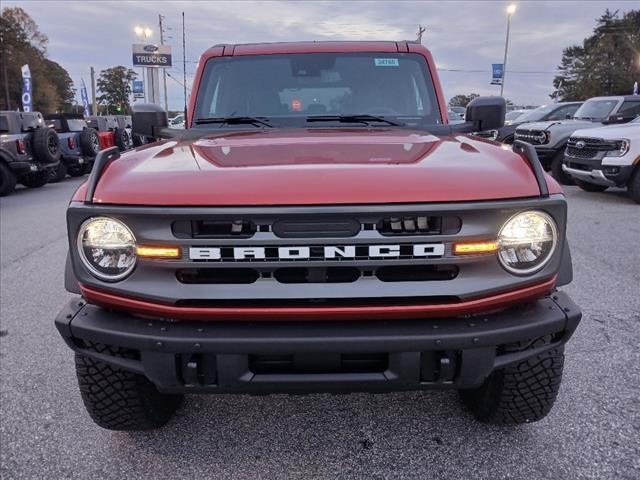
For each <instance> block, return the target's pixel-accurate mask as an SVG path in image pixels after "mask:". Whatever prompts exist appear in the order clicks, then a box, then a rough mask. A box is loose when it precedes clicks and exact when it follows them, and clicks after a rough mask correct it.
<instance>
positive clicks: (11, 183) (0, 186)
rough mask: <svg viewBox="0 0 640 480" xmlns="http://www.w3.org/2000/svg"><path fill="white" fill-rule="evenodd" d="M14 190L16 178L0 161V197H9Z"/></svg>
mask: <svg viewBox="0 0 640 480" xmlns="http://www.w3.org/2000/svg"><path fill="white" fill-rule="evenodd" d="M15 188H16V176H15V175H14V173H13V172H12V171H11V169H10V168H9V167H8V166H7V164H6V163H4V162H3V161H1V160H0V197H4V196H5V195H9V194H10V193H11V192H13V191H14V190H15Z"/></svg>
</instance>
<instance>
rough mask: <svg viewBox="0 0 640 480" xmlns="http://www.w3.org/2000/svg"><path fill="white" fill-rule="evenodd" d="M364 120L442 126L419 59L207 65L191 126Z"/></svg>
mask: <svg viewBox="0 0 640 480" xmlns="http://www.w3.org/2000/svg"><path fill="white" fill-rule="evenodd" d="M363 114H365V115H376V116H382V117H385V118H389V119H399V120H400V122H402V123H405V121H406V120H410V121H412V122H413V123H414V124H416V123H421V124H432V125H433V124H441V123H442V120H441V115H440V110H439V108H438V104H437V101H436V95H435V90H434V86H433V83H432V81H431V77H430V75H429V72H428V70H427V63H426V62H425V60H424V58H423V57H422V56H421V55H416V54H398V53H396V54H393V53H313V54H286V55H251V56H238V57H221V58H215V59H211V60H209V61H208V62H207V65H206V66H205V69H204V73H203V76H202V81H201V85H200V88H199V91H198V97H197V100H196V107H195V115H194V122H195V124H194V126H200V127H201V126H202V125H197V122H198V120H199V119H200V120H201V119H206V118H222V117H247V116H251V117H267V118H268V119H269V120H270V121H273V122H274V123H277V122H278V121H280V122H281V123H287V124H289V125H293V126H304V127H309V126H320V127H323V126H324V127H326V124H322V123H314V124H312V125H310V124H308V123H307V122H306V118H307V117H309V116H317V115H363ZM407 123H409V122H407ZM208 126H209V127H211V125H208ZM220 126H221V125H219V124H218V125H215V127H220ZM353 126H358V124H357V123H355V124H353ZM363 126H364V124H363Z"/></svg>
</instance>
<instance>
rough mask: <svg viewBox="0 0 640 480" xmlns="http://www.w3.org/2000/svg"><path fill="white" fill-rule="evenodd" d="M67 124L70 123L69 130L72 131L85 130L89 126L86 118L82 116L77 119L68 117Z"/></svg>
mask: <svg viewBox="0 0 640 480" xmlns="http://www.w3.org/2000/svg"><path fill="white" fill-rule="evenodd" d="M67 125H69V131H70V132H81V131H82V130H84V129H85V128H87V122H85V121H84V120H82V119H80V118H75V119H72V118H70V119H68V120H67Z"/></svg>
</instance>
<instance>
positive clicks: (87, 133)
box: [80, 128, 100, 158]
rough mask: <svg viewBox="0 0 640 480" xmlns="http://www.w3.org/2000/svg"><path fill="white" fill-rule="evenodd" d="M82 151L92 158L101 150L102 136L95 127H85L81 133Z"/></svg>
mask: <svg viewBox="0 0 640 480" xmlns="http://www.w3.org/2000/svg"><path fill="white" fill-rule="evenodd" d="M80 151H81V152H82V154H83V155H85V156H87V157H91V158H93V157H95V156H96V155H98V152H100V137H99V135H98V132H97V131H96V130H95V129H94V128H85V129H84V130H82V132H81V133H80Z"/></svg>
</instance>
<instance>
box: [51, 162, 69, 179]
mask: <svg viewBox="0 0 640 480" xmlns="http://www.w3.org/2000/svg"><path fill="white" fill-rule="evenodd" d="M49 175H50V176H49V183H58V182H60V181H62V180H64V178H65V177H66V176H67V165H66V164H65V163H64V162H60V163H59V164H58V166H57V167H56V168H50V169H49Z"/></svg>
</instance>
